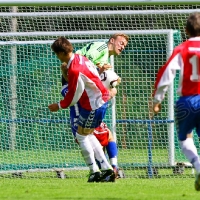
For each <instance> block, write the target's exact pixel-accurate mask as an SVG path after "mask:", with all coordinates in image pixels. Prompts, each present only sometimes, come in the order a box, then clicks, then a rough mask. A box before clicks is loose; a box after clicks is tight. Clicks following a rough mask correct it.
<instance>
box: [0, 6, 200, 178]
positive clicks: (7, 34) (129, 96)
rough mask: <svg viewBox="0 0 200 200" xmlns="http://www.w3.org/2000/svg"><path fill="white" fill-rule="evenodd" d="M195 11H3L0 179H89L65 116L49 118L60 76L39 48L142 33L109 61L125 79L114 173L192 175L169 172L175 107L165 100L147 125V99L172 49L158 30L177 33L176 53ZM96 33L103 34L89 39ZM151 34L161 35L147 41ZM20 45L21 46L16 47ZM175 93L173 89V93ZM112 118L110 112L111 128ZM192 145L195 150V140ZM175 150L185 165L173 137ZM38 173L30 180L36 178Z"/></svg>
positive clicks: (118, 99) (55, 62)
mask: <svg viewBox="0 0 200 200" xmlns="http://www.w3.org/2000/svg"><path fill="white" fill-rule="evenodd" d="M199 8H200V5H187V6H186V5H185V6H184V5H176V6H175V5H173V6H172V5H168V6H107V7H105V6H93V7H92V6H83V7H77V6H76V7H73V6H70V7H67V6H65V7H64V6H63V7H61V6H56V7H53V6H52V7H40V6H39V7H0V22H1V23H0V36H1V39H0V42H5V44H3V43H1V46H0V55H1V60H0V66H1V74H0V84H1V90H0V97H1V98H0V106H1V111H0V113H1V117H0V122H1V123H0V126H1V134H0V137H1V140H0V150H1V151H0V173H1V174H3V177H4V176H7V175H8V174H9V175H10V173H11V174H12V175H13V174H15V175H16V173H18V174H19V173H21V172H24V171H32V172H35V173H38V172H41V171H44V172H43V173H41V176H55V175H54V174H51V173H49V172H50V171H59V170H62V169H64V170H67V172H66V173H67V175H68V176H69V177H70V176H71V177H74V176H75V177H85V174H87V173H88V172H87V170H82V169H87V167H86V165H85V164H84V161H83V159H82V156H81V154H80V150H79V147H78V145H77V144H76V143H75V142H74V139H73V136H72V133H71V129H70V124H69V112H68V110H62V111H59V112H57V113H53V114H52V113H50V112H49V111H48V108H47V106H48V104H50V103H53V102H57V101H59V100H60V99H61V95H60V88H61V82H60V76H61V73H60V69H59V66H60V62H59V61H58V59H57V58H56V57H55V55H53V54H52V51H51V48H50V45H51V42H46V43H45V44H44V43H42V41H48V40H50V41H51V40H52V41H53V40H55V39H56V38H57V36H60V35H64V36H65V35H66V36H67V37H68V38H69V39H70V40H71V41H76V40H78V41H79V42H75V43H74V42H73V43H74V44H73V45H74V48H75V50H77V49H79V48H81V47H82V46H83V45H84V44H85V43H84V42H81V40H106V39H108V38H109V36H110V35H111V32H112V31H116V32H118V31H124V32H125V31H130V30H143V32H142V34H136V33H133V34H130V41H129V44H128V46H127V48H126V49H125V51H124V52H123V53H122V54H121V55H120V56H119V57H116V58H115V61H114V63H115V71H116V73H118V74H119V75H120V76H121V77H122V83H121V85H120V86H119V88H118V95H117V97H116V119H117V123H116V132H117V133H116V134H117V135H116V136H117V144H118V150H119V155H118V162H119V166H120V167H121V168H123V170H125V174H126V176H127V177H144V176H145V177H146V176H147V177H148V176H150V177H152V176H153V177H154V176H155V175H156V176H170V177H171V176H177V174H182V176H178V177H184V176H189V175H191V169H187V168H185V170H184V171H183V167H182V165H181V167H177V166H171V165H170V162H169V160H170V156H171V154H170V140H169V126H170V124H171V121H170V120H172V121H173V119H169V118H168V112H169V105H173V104H174V102H173V101H171V102H169V101H168V98H166V99H165V101H164V103H163V109H162V112H161V114H160V115H158V116H155V117H154V118H153V120H154V121H151V122H152V123H149V121H148V120H150V119H152V118H151V113H149V98H150V96H151V93H152V87H153V84H154V81H155V75H156V72H157V70H158V68H159V67H160V66H162V64H163V63H164V62H165V61H166V59H167V57H168V55H169V49H168V44H169V43H170V42H172V41H169V38H168V35H167V32H166V33H163V32H162V30H169V29H172V30H174V32H173V33H174V34H173V46H177V45H178V44H179V43H180V42H182V41H184V40H185V39H186V38H187V37H186V35H185V32H184V26H185V22H186V19H187V16H188V14H189V13H190V12H194V11H198V10H199ZM98 12H100V13H101V14H98ZM100 30H101V31H108V32H106V33H105V34H99V33H95V34H92V31H97V32H98V31H100ZM148 30H161V32H160V34H153V33H152V34H149V33H148ZM63 31H65V33H63V34H62V33H59V32H63ZM80 31H81V32H80ZM83 31H84V32H83ZM36 33H37V35H36ZM51 33H52V34H51ZM69 33H70V34H69ZM84 33H87V34H84ZM10 41H12V42H13V44H11V43H9V42H10ZM20 41H21V42H24V43H21V44H16V42H20ZM26 41H27V43H26ZM30 41H32V42H33V43H30ZM6 42H7V43H6ZM36 42H37V43H36ZM176 85H177V81H175V86H174V88H175V89H176ZM174 95H175V98H176V93H174ZM111 115H112V114H111V108H109V111H108V114H107V117H106V122H107V123H108V126H109V127H111V125H112V124H111V120H110V119H111ZM195 142H196V145H197V146H198V140H197V138H196V141H195ZM174 145H175V148H174V153H175V158H174V162H175V163H177V162H178V163H183V162H186V159H185V158H184V156H183V155H182V153H181V151H180V149H179V145H178V141H177V138H176V131H174ZM198 150H199V149H198ZM136 169H137V170H136ZM74 170H76V173H74ZM83 171H84V172H83ZM183 172H184V173H183ZM35 173H32V175H31V176H34V177H37V175H38V174H35ZM33 174H34V175H33ZM24 176H27V177H28V176H30V175H27V174H24Z"/></svg>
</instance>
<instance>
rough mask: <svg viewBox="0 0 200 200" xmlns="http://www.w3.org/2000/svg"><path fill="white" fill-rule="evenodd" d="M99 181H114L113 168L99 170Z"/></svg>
mask: <svg viewBox="0 0 200 200" xmlns="http://www.w3.org/2000/svg"><path fill="white" fill-rule="evenodd" d="M101 182H115V173H114V170H112V169H108V170H104V171H101Z"/></svg>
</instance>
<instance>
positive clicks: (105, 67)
mask: <svg viewBox="0 0 200 200" xmlns="http://www.w3.org/2000/svg"><path fill="white" fill-rule="evenodd" d="M96 66H97V67H98V68H99V74H101V73H102V72H103V71H105V70H108V69H110V68H112V66H111V65H110V64H104V65H103V66H101V65H100V63H97V64H96Z"/></svg>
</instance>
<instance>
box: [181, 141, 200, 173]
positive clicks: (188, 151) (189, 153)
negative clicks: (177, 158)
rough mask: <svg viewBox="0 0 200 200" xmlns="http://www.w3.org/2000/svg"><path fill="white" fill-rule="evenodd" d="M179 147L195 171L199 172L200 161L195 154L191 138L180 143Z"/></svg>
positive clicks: (195, 149) (195, 150)
mask: <svg viewBox="0 0 200 200" xmlns="http://www.w3.org/2000/svg"><path fill="white" fill-rule="evenodd" d="M180 146H181V149H182V152H183V153H184V155H185V156H186V158H187V159H188V160H189V161H190V163H191V164H192V165H193V166H194V168H195V169H196V171H197V172H198V173H199V172H200V159H199V155H198V153H197V148H196V147H195V145H194V141H193V139H192V138H187V139H186V140H184V141H180Z"/></svg>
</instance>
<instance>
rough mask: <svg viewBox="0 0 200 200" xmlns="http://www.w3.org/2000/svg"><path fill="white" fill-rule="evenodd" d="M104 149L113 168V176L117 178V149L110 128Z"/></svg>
mask: <svg viewBox="0 0 200 200" xmlns="http://www.w3.org/2000/svg"><path fill="white" fill-rule="evenodd" d="M106 151H107V154H108V157H109V160H110V164H111V166H112V167H113V169H114V172H115V177H116V178H117V176H118V163H117V155H118V149H117V144H116V142H115V139H114V137H113V135H112V132H111V131H110V130H109V139H108V144H107V146H106Z"/></svg>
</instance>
